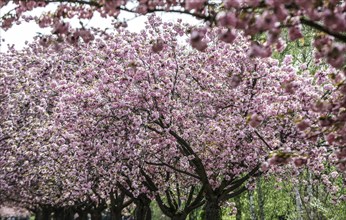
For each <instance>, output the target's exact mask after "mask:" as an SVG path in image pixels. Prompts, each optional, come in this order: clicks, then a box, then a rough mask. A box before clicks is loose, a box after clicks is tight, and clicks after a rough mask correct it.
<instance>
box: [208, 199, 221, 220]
mask: <svg viewBox="0 0 346 220" xmlns="http://www.w3.org/2000/svg"><path fill="white" fill-rule="evenodd" d="M204 209H205V216H204V218H205V220H221V207H220V205H219V203H218V202H217V201H207V203H206V204H205V207H204Z"/></svg>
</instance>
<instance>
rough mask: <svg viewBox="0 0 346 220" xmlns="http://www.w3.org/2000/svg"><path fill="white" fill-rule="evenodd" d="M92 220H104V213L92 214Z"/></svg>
mask: <svg viewBox="0 0 346 220" xmlns="http://www.w3.org/2000/svg"><path fill="white" fill-rule="evenodd" d="M91 220H102V212H101V211H93V212H92V213H91Z"/></svg>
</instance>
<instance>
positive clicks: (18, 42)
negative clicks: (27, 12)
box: [0, 8, 200, 52]
mask: <svg viewBox="0 0 346 220" xmlns="http://www.w3.org/2000/svg"><path fill="white" fill-rule="evenodd" d="M1 10H2V13H4V12H6V11H7V10H6V8H5V9H1ZM43 11H44V10H43V9H36V10H35V11H34V12H32V13H31V15H33V16H35V15H36V16H39V15H40V14H41V13H42V12H43ZM158 15H159V16H161V17H162V18H163V20H164V21H174V20H176V19H178V18H181V19H183V21H184V22H188V23H190V24H198V23H200V21H198V20H197V19H195V18H193V17H192V16H188V15H180V14H169V13H164V12H163V13H158ZM120 16H121V17H120V20H121V19H124V18H126V19H131V18H133V17H134V15H133V14H130V13H124V12H122V13H121V15H120ZM145 21H146V17H145V16H140V17H136V18H134V19H132V20H130V21H129V22H128V29H129V30H131V31H135V32H139V31H140V30H142V29H143V28H144V22H145ZM78 22H79V21H78V20H77V19H76V20H72V21H71V23H72V25H73V26H76V27H80V25H79V23H78ZM85 23H86V22H85ZM87 26H88V27H91V26H92V27H100V28H110V29H112V28H113V27H112V25H111V18H108V19H104V18H101V17H100V16H98V15H97V14H95V15H94V17H93V19H92V20H91V21H88V22H87ZM50 31H51V28H45V29H42V28H39V27H38V25H37V24H36V23H34V22H30V23H27V22H23V23H22V24H20V25H14V26H13V27H12V28H10V29H9V30H7V31H4V30H1V29H0V36H1V39H2V42H1V45H0V52H6V51H7V50H8V45H14V47H15V48H16V49H22V48H23V47H24V46H25V42H26V41H28V42H31V41H33V38H34V36H37V35H38V33H42V34H48V33H50Z"/></svg>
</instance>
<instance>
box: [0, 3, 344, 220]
mask: <svg viewBox="0 0 346 220" xmlns="http://www.w3.org/2000/svg"><path fill="white" fill-rule="evenodd" d="M93 2H96V1H90V2H89V3H93ZM110 2H112V1H106V3H110ZM19 3H20V4H24V3H23V2H19ZM25 4H28V3H25ZM195 31H196V30H195V29H194V28H193V27H190V26H189V25H186V24H182V23H181V22H177V23H162V22H161V20H160V19H159V18H157V17H154V16H152V17H150V18H149V21H148V23H147V26H146V30H144V31H142V32H141V33H140V34H134V33H130V32H128V31H126V30H125V29H121V28H120V29H119V30H118V31H117V33H116V34H115V35H114V36H109V37H108V39H107V40H102V39H97V40H95V41H93V42H90V43H88V44H86V43H85V44H83V43H80V44H78V45H76V44H74V45H72V46H71V45H68V44H65V45H64V46H63V47H60V49H59V50H56V47H54V46H48V47H46V48H43V47H41V45H39V44H32V45H30V46H29V47H28V48H26V49H24V50H22V51H15V50H12V51H10V52H8V53H7V54H1V66H0V68H1V69H0V73H1V77H0V80H1V81H0V89H1V105H0V110H1V116H0V117H1V118H0V120H1V121H0V129H1V136H0V146H1V150H2V154H1V155H0V164H1V170H0V177H1V178H0V202H11V203H14V204H17V205H19V206H22V207H25V208H27V209H29V210H32V211H33V212H35V213H36V218H37V219H49V218H50V217H49V216H51V213H54V215H55V218H56V219H70V218H73V216H74V214H75V213H78V216H79V218H80V219H86V218H87V216H86V215H87V213H90V214H91V216H92V218H93V219H100V218H101V213H102V211H104V210H105V209H106V208H107V209H109V210H110V212H111V213H112V217H113V218H114V219H121V211H122V210H123V209H124V208H125V207H127V206H129V205H131V204H134V205H135V207H136V208H135V214H134V215H135V217H136V219H151V210H150V204H151V202H152V201H156V202H157V204H158V206H159V208H160V210H161V211H162V213H164V214H165V215H166V216H168V217H170V218H172V219H186V217H187V216H188V215H189V214H190V213H191V212H192V211H193V210H195V209H197V208H199V207H203V208H204V210H205V219H208V220H209V219H221V207H222V206H223V205H224V204H225V202H227V201H228V200H229V199H231V198H233V197H235V196H237V195H239V194H241V193H242V192H244V191H246V190H247V189H248V186H246V183H247V181H248V180H249V179H251V178H252V177H254V176H258V175H266V174H267V173H271V172H276V173H280V172H281V173H282V175H285V172H284V171H285V169H293V170H299V169H301V167H304V168H308V169H311V170H314V171H317V172H318V171H319V170H320V171H321V170H323V166H324V164H325V163H326V161H328V163H331V164H332V165H335V166H338V168H339V170H345V163H346V162H345V160H344V158H345V156H346V155H345V149H344V148H343V149H341V150H337V148H333V147H332V146H333V144H334V145H336V146H342V144H344V142H345V138H344V136H343V135H342V134H343V129H344V124H345V111H344V110H343V109H344V107H343V106H338V105H336V104H334V103H339V102H340V100H344V95H343V94H344V85H343V82H344V78H345V77H344V75H343V73H342V71H340V70H337V69H334V68H331V67H324V68H322V67H321V71H320V72H319V74H316V75H315V76H314V75H312V74H311V73H310V71H309V69H307V67H306V65H304V64H303V65H301V66H299V67H296V66H294V65H293V64H292V59H291V57H286V58H285V59H284V60H283V62H279V61H277V60H274V59H271V58H261V59H260V58H255V57H253V56H249V54H253V51H254V48H253V45H252V43H251V42H249V41H248V40H247V38H245V37H242V36H241V35H240V34H236V33H235V32H234V35H235V37H236V38H235V39H233V40H234V43H233V44H228V43H225V42H223V41H220V40H219V37H218V36H220V34H222V33H223V31H224V29H219V28H215V29H213V30H206V29H198V30H197V32H198V35H196V36H198V38H199V37H200V36H203V37H202V38H203V41H202V42H204V43H205V44H206V46H207V47H204V46H203V50H204V53H201V52H199V51H197V50H193V49H192V48H189V45H190V44H192V47H196V45H195V43H196V42H197V43H198V42H200V41H195V40H196V38H195V37H196V36H194V34H196V33H197V32H195ZM191 32H192V34H193V37H192V40H190V39H189V40H187V42H185V43H184V42H182V41H184V40H186V39H187V38H186V36H187V35H188V34H190V33H191ZM197 47H199V46H197ZM328 76H332V77H328ZM325 140H326V141H325ZM326 158H328V160H326ZM282 165H285V168H282V167H281V166H282ZM334 191H335V190H334ZM332 193H333V192H332ZM334 193H335V192H334Z"/></svg>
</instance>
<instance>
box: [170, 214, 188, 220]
mask: <svg viewBox="0 0 346 220" xmlns="http://www.w3.org/2000/svg"><path fill="white" fill-rule="evenodd" d="M186 218H187V215H185V214H180V215H175V216H173V217H171V219H172V220H185V219H186Z"/></svg>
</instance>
